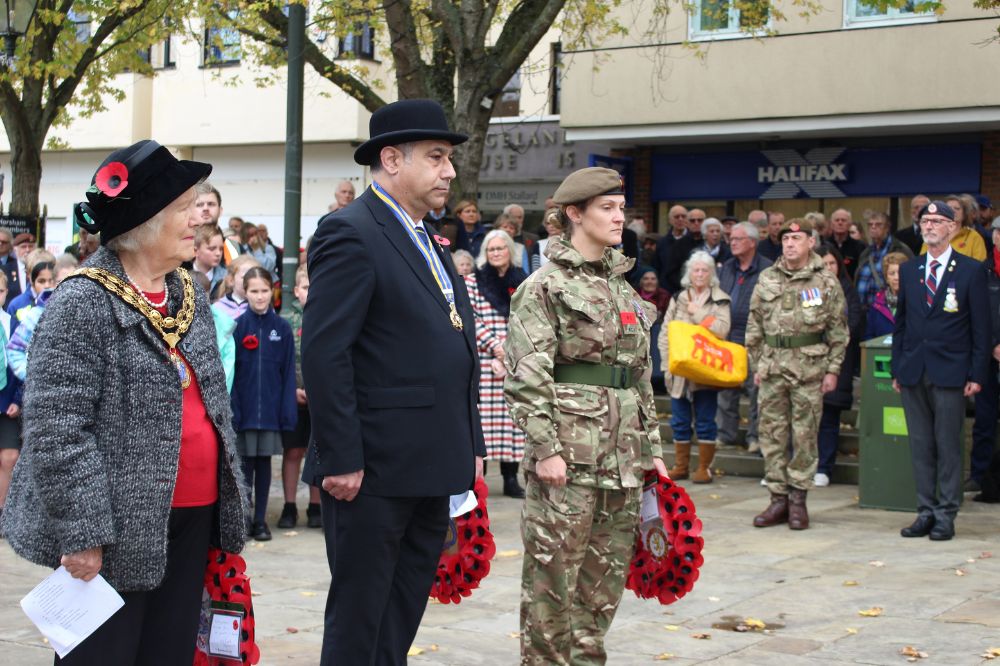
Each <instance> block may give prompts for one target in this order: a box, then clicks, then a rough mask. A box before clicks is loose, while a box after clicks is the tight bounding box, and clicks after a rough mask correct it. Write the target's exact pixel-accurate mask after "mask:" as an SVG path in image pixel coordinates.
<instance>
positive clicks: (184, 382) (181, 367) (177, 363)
mask: <svg viewBox="0 0 1000 666" xmlns="http://www.w3.org/2000/svg"><path fill="white" fill-rule="evenodd" d="M170 360H171V361H173V363H174V367H176V368H177V374H178V375H179V376H180V379H181V388H182V389H186V388H188V387H189V386H191V370H190V369H189V368H188V365H187V363H185V362H184V359H183V358H181V355H180V354H178V353H177V352H176V351H175V350H173V349H171V350H170Z"/></svg>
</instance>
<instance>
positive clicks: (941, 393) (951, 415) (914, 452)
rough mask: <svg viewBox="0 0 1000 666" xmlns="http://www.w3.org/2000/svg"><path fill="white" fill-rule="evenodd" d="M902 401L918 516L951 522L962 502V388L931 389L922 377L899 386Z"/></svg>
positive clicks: (931, 386)
mask: <svg viewBox="0 0 1000 666" xmlns="http://www.w3.org/2000/svg"><path fill="white" fill-rule="evenodd" d="M902 398H903V412H904V414H905V415H906V429H907V430H908V431H909V433H910V457H911V459H912V463H913V478H914V480H915V481H916V486H917V513H918V514H919V515H921V516H926V515H932V514H933V516H934V519H935V520H936V521H938V522H950V521H952V520H954V518H955V515H956V514H958V505H959V502H960V501H961V499H962V445H961V442H960V441H959V434H960V432H961V430H962V419H963V418H965V397H964V396H963V395H962V388H961V387H957V388H944V387H940V386H934V385H933V384H931V383H930V381H928V380H927V377H926V376H925V377H924V378H923V380H921V382H920V383H919V384H917V385H916V386H904V387H902Z"/></svg>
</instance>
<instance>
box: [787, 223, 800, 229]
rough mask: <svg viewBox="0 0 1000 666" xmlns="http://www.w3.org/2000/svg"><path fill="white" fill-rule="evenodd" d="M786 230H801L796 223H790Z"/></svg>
mask: <svg viewBox="0 0 1000 666" xmlns="http://www.w3.org/2000/svg"><path fill="white" fill-rule="evenodd" d="M788 230H789V231H801V230H802V228H801V227H800V226H799V225H798V224H797V223H795V222H792V223H791V224H790V225H789V226H788Z"/></svg>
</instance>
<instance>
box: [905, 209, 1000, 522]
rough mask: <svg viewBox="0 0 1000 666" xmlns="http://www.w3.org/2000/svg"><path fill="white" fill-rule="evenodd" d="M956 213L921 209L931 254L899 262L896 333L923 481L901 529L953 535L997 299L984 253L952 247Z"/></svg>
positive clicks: (916, 466)
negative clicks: (968, 417) (913, 515)
mask: <svg viewBox="0 0 1000 666" xmlns="http://www.w3.org/2000/svg"><path fill="white" fill-rule="evenodd" d="M955 231H956V223H955V214H954V213H953V212H952V210H951V208H950V207H949V206H948V204H947V203H945V202H943V201H932V202H930V203H928V204H927V205H926V206H924V208H923V210H921V212H920V234H921V236H922V237H923V239H924V243H926V244H927V254H922V255H920V256H919V257H917V258H915V259H911V260H910V261H908V262H906V263H905V264H903V265H902V266H900V267H899V301H898V304H897V306H896V330H895V332H894V333H893V336H892V376H893V381H892V385H893V387H894V388H895V389H896V390H897V391H900V392H901V393H902V401H903V412H904V414H905V415H906V429H907V431H909V433H910V456H911V458H912V464H913V476H914V480H915V481H916V486H917V519H916V520H914V521H913V524H912V525H910V526H909V527H904V528H903V529H902V530H901V531H900V534H902V536H904V537H924V536H929V537H930V538H931V539H932V540H934V541H947V540H948V539H951V538H952V536H954V534H955V516H956V515H957V514H958V505H959V501H960V500H961V497H962V443H961V441H960V435H961V431H962V419H963V418H965V399H966V398H968V397H969V396H973V395H975V394H976V393H979V391H980V390H981V388H982V386H983V385H984V384H985V383H986V381H987V376H986V373H987V372H988V368H989V355H990V351H991V346H990V303H989V293H988V291H987V288H986V277H985V273H984V271H983V268H982V266H981V265H980V263H979V262H978V261H975V260H973V259H970V258H968V257H966V256H963V255H961V254H959V253H958V252H955V251H953V250H952V247H951V245H950V244H949V241H950V239H951V236H952V235H953V234H954V233H955Z"/></svg>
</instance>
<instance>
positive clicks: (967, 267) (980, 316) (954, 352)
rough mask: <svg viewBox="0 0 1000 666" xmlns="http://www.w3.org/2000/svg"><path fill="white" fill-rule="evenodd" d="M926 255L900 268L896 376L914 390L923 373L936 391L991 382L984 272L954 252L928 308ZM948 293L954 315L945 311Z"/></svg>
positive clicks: (894, 349) (894, 352)
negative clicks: (950, 296)
mask: <svg viewBox="0 0 1000 666" xmlns="http://www.w3.org/2000/svg"><path fill="white" fill-rule="evenodd" d="M926 262H927V255H926V254H922V255H920V256H919V257H916V258H915V259H911V260H910V261H907V262H906V263H905V264H903V265H902V266H900V267H899V302H898V304H897V306H896V330H895V332H894V333H893V335H892V376H893V377H895V378H896V380H897V381H899V383H900V384H901V385H903V386H915V385H916V384H917V383H919V382H920V381H921V379H922V378H923V376H924V373H925V372H926V373H927V377H928V379H930V381H931V382H932V383H933V384H934V385H935V386H941V387H952V388H955V387H961V386H965V383H966V382H967V381H973V382H976V383H977V384H979V385H980V386H985V385H986V382H987V372H988V371H989V370H988V369H989V359H990V351H991V349H990V299H989V292H988V290H987V288H986V274H985V272H984V271H983V266H982V264H981V263H980V262H978V261H976V260H975V259H970V258H969V257H966V256H965V255H962V254H959V253H958V252H956V251H954V250H952V253H951V259H950V260H949V261H948V265H947V266H945V267H944V268H943V269H939V270H938V272H939V274H940V275H941V278H940V284H939V285H938V289H937V292H936V293H935V296H934V301H933V304H932V305H931V307H929V308H928V307H927V296H926V293H927V291H926V290H927V287H926V286H925V284H924V269H925V267H926V266H927V264H926ZM949 290H953V293H954V295H955V301H956V303H955V305H957V307H956V308H953V309H954V310H956V311H954V312H948V311H946V310H945V301H946V299H947V297H948V292H949Z"/></svg>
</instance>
